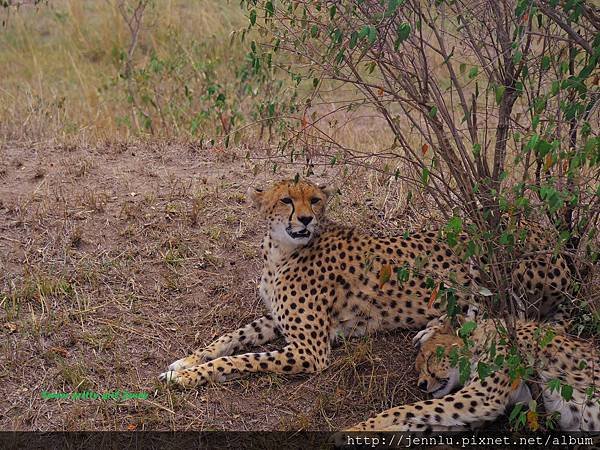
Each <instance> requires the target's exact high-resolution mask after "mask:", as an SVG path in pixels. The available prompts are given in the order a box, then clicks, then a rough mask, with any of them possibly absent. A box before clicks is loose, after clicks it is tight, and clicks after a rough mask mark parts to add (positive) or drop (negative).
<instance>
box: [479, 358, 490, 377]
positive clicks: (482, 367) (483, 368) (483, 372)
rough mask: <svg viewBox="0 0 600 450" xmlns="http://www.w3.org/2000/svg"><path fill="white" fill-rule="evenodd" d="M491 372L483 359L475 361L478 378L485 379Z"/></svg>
mask: <svg viewBox="0 0 600 450" xmlns="http://www.w3.org/2000/svg"><path fill="white" fill-rule="evenodd" d="M491 373H492V369H491V368H490V366H488V365H487V364H486V363H484V362H483V361H479V362H478V363H477V374H478V375H479V379H481V380H485V379H486V378H487V377H489V376H490V374H491Z"/></svg>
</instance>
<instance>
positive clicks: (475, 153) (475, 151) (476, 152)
mask: <svg viewBox="0 0 600 450" xmlns="http://www.w3.org/2000/svg"><path fill="white" fill-rule="evenodd" d="M479 155H481V144H473V156H475V157H478V156H479Z"/></svg>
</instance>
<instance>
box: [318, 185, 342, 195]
mask: <svg viewBox="0 0 600 450" xmlns="http://www.w3.org/2000/svg"><path fill="white" fill-rule="evenodd" d="M319 189H321V191H323V192H324V193H325V195H327V198H329V197H331V196H332V195H333V194H337V192H338V190H337V189H336V188H335V187H334V186H330V185H328V184H320V185H319Z"/></svg>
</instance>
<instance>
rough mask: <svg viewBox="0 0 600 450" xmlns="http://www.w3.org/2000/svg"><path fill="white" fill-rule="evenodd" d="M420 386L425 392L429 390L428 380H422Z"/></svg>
mask: <svg viewBox="0 0 600 450" xmlns="http://www.w3.org/2000/svg"><path fill="white" fill-rule="evenodd" d="M418 386H419V389H421V390H422V391H424V392H427V381H424V380H423V381H420V382H419V385H418Z"/></svg>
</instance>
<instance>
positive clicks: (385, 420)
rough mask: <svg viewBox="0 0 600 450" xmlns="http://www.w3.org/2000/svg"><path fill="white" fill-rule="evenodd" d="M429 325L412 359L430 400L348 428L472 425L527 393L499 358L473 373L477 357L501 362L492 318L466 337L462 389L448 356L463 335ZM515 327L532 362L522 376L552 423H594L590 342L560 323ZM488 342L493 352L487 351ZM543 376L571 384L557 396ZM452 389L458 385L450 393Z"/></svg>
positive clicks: (595, 377) (596, 358) (598, 396)
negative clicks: (535, 388)
mask: <svg viewBox="0 0 600 450" xmlns="http://www.w3.org/2000/svg"><path fill="white" fill-rule="evenodd" d="M432 330H433V331H432V332H429V330H425V331H424V332H422V333H419V335H420V336H419V337H420V339H419V341H420V345H421V348H420V351H419V354H418V356H417V360H416V366H417V370H418V371H419V373H420V376H419V381H418V384H419V387H420V388H421V389H423V390H425V391H426V392H429V393H430V394H431V395H432V396H433V397H434V398H435V399H434V400H425V401H421V402H417V403H413V404H410V405H405V406H400V407H398V408H392V409H389V410H387V411H385V412H383V413H381V414H379V415H377V416H375V417H373V418H371V419H369V420H367V421H366V422H362V423H360V424H358V425H356V426H355V427H353V428H352V429H351V430H350V431H365V430H376V431H424V430H436V431H441V430H450V429H452V430H456V429H464V428H465V427H476V426H479V425H481V424H482V423H484V422H486V421H492V420H494V419H496V418H497V417H498V416H500V415H501V414H503V413H504V411H505V409H506V408H507V407H508V406H510V405H512V404H515V403H517V402H528V401H529V400H530V399H531V392H530V390H529V387H528V386H527V384H526V383H525V382H524V381H522V379H521V378H517V379H516V380H515V379H511V377H510V373H509V369H508V368H507V367H506V366H507V364H506V363H505V364H504V365H503V366H504V367H500V368H498V370H497V371H495V372H494V373H492V374H491V375H489V376H487V377H485V378H483V379H482V378H480V376H479V372H478V370H477V368H478V364H480V363H484V364H486V365H488V366H489V367H492V366H493V364H494V361H497V360H496V358H497V357H498V356H500V355H502V356H505V357H506V359H505V361H508V356H507V354H508V345H506V342H508V339H506V337H505V336H506V334H505V330H503V328H502V327H500V326H499V323H497V322H494V321H493V320H491V319H487V320H481V321H479V322H478V325H477V328H476V329H475V331H474V332H473V334H472V335H471V336H469V337H468V339H469V340H470V341H472V342H473V343H474V345H473V346H472V347H470V348H469V352H470V355H471V358H470V359H471V374H472V376H471V377H470V379H469V380H468V382H467V383H466V384H465V385H464V387H462V388H460V384H459V373H458V372H459V370H458V368H456V367H451V363H450V356H449V355H451V353H452V349H453V348H461V347H463V345H464V341H463V339H462V338H459V337H457V336H456V335H455V334H453V333H452V330H451V329H449V327H448V326H447V325H445V326H442V327H439V326H436V327H433V328H432ZM499 330H503V331H499ZM516 332H517V340H516V342H517V346H518V347H519V348H520V349H521V351H522V352H523V353H524V354H526V355H530V356H534V357H535V361H536V365H535V374H536V375H535V376H533V377H532V379H531V380H528V381H533V382H539V383H541V385H540V387H541V388H542V397H543V403H544V407H545V409H546V411H547V412H548V413H553V412H559V413H560V418H559V420H558V426H559V427H560V429H562V430H565V431H596V430H600V390H599V389H598V383H599V382H600V353H599V352H598V350H597V349H596V348H595V347H594V346H593V345H591V344H590V343H587V342H584V341H581V340H577V339H573V338H570V337H568V336H567V335H566V333H565V332H564V329H562V328H561V326H560V325H559V326H554V325H551V324H541V323H539V322H526V321H518V322H517V326H516ZM555 333H556V334H555ZM492 342H493V343H494V344H495V356H494V357H491V356H490V352H489V349H490V346H491V345H492ZM442 349H443V353H442V351H441V350H442ZM551 380H559V381H560V384H559V386H562V385H563V384H567V385H570V386H572V387H573V395H572V398H571V399H570V400H569V401H566V400H565V399H563V397H562V396H561V392H560V389H558V390H557V389H556V386H554V389H553V386H552V384H551ZM594 387H595V389H594ZM457 388H460V390H459V391H458V392H454V393H452V392H453V391H454V390H456V389H457Z"/></svg>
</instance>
